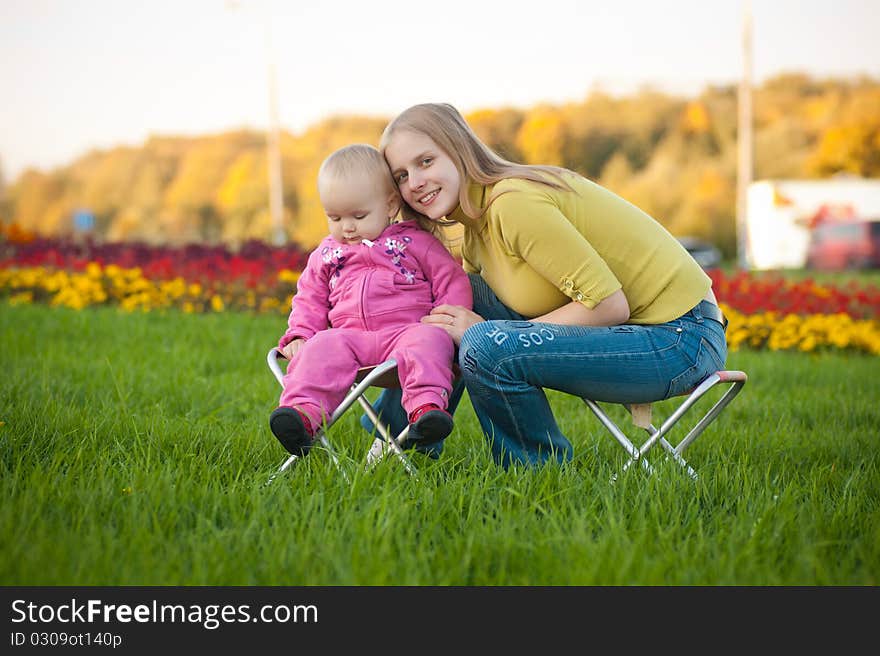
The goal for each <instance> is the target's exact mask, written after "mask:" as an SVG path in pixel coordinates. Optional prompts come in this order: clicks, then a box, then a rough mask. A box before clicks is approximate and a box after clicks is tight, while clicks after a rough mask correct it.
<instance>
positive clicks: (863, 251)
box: [807, 219, 880, 271]
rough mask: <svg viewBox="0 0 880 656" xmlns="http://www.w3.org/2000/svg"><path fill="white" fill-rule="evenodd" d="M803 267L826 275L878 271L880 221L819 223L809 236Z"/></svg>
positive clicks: (879, 264)
mask: <svg viewBox="0 0 880 656" xmlns="http://www.w3.org/2000/svg"><path fill="white" fill-rule="evenodd" d="M807 267H809V268H811V269H824V270H827V271H840V270H843V269H878V268H880V219H878V220H874V221H863V220H851V221H823V222H822V223H819V224H818V225H817V226H816V227H814V228H813V229H812V231H811V232H810V245H809V247H808V249H807Z"/></svg>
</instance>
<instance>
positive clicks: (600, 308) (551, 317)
mask: <svg viewBox="0 0 880 656" xmlns="http://www.w3.org/2000/svg"><path fill="white" fill-rule="evenodd" d="M628 319H629V302H628V301H627V300H626V296H625V295H624V293H623V290H622V289H618V290H617V291H616V292H613V293H612V294H611V295H610V296H607V297H605V298H603V299H602V300H601V301H599V302H598V303H597V304H596V305H595V306H593V308H592V309H590V308H588V307H586V306H585V305H584V304H583V303H579V302H578V301H572V302H571V303H566V304H565V305H563V306H562V307H560V308H556V309H555V310H551V311H550V312H548V313H546V314H542V315H541V316H540V317H535V318H534V319H532V321H537V322H541V323H559V324H562V325H564V326H616V325H618V324H621V323H626V321H627V320H628Z"/></svg>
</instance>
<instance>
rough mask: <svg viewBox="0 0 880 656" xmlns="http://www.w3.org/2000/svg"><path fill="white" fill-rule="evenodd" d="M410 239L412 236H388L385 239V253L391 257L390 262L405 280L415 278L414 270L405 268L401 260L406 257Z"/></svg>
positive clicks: (410, 280)
mask: <svg viewBox="0 0 880 656" xmlns="http://www.w3.org/2000/svg"><path fill="white" fill-rule="evenodd" d="M411 241H412V237H401V238H400V239H394V238H392V237H389V238H388V239H386V240H385V254H386V255H387V256H388V257H389V258H391V262H392V263H393V264H394V266H396V267H397V270H398V271H400V274H401V275H402V276H403V277H404V278H406V281H407V282H413V281H414V280H415V279H416V272H415V271H412V270H410V269H407V268H406V267H405V266H404V262H403V261H404V260H405V259H406V247H407V246H409V244H410V242H411Z"/></svg>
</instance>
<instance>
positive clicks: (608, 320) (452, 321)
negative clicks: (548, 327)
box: [422, 289, 629, 345]
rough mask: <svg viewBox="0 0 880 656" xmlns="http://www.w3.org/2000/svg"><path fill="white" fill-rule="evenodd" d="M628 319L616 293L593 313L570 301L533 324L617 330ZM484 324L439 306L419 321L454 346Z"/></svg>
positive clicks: (455, 307)
mask: <svg viewBox="0 0 880 656" xmlns="http://www.w3.org/2000/svg"><path fill="white" fill-rule="evenodd" d="M627 319H629V303H628V302H627V300H626V296H624V294H623V291H622V290H620V289H618V290H617V291H616V292H614V293H612V294H611V296H608V297H607V298H604V299H602V300H601V301H599V302H598V303H597V304H596V306H595V307H593V308H592V309H590V308H587V307H586V306H584V305H583V304H582V303H578V302H577V301H572V302H571V303H567V304H565V305H563V306H562V307H560V308H556V309H555V310H553V311H551V312H548V313H547V314H542V315H541V316H540V317H535V318H533V319H532V321H535V322H539V323H557V324H562V325H564V326H616V325H618V324H621V323H625V322H626V321H627ZM482 321H485V319H483V317H481V316H480V315H479V314H477V313H476V312H473V311H471V310H469V309H467V308H464V307H461V306H460V305H438V306H437V307H435V308H434V309H433V310H431V314H429V315H428V316H425V317H422V323H429V324H432V325H434V326H438V327H440V328H442V329H443V330H445V331H446V332H447V333H448V334H449V336H450V337H452V341H453V342H455V344H456V345H458V344H461V336H462V335H464V331H465V330H467V329H468V328H470V327H471V326H473V325H474V324H478V323H480V322H482Z"/></svg>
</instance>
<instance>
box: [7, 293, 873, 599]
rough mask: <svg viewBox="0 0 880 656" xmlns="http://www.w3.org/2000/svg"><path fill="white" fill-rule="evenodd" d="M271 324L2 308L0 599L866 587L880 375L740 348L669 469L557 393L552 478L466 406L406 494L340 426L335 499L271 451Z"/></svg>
mask: <svg viewBox="0 0 880 656" xmlns="http://www.w3.org/2000/svg"><path fill="white" fill-rule="evenodd" d="M284 325H285V318H284V317H267V316H247V315H236V314H219V315H185V314H178V313H176V312H172V313H168V314H161V313H150V314H126V313H123V312H120V311H117V310H114V309H95V310H86V311H81V312H76V311H70V310H64V309H52V308H48V307H45V306H42V307H40V306H16V307H11V306H9V305H0V362H2V371H3V375H2V379H0V380H2V382H0V422H3V423H2V425H0V493H2V498H3V500H4V503H3V504H2V507H0V584H2V585H7V586H8V585H40V586H45V585H309V586H311V585H327V586H336V585H469V586H470V585H489V586H492V585H773V586H775V585H855V586H874V585H877V583H878V581H880V505H878V500H880V458H878V456H877V448H878V437H880V409H878V405H880V404H878V400H880V376H878V374H880V360H878V359H877V358H875V357H870V356H864V355H857V354H842V353H841V354H819V355H805V354H799V353H769V352H761V353H757V352H748V351H745V352H738V353H733V354H731V356H730V358H729V361H728V368H737V369H743V370H745V371H746V372H747V373H748V374H749V376H750V380H749V383H748V385H747V386H746V387H745V390H744V391H743V393H742V394H741V395H740V396H739V397H738V398H737V399H736V400H735V401H734V403H733V404H732V405H731V406H730V407H729V408H728V409H727V410H726V412H725V413H724V415H722V417H721V418H720V419H719V420H718V421H717V422H716V423H715V424H713V426H712V427H711V428H710V429H709V430H708V431H706V433H704V434H703V436H702V437H701V438H700V439H699V440H697V441H696V442H695V443H694V444H693V446H692V447H691V448H690V449H689V450H688V451H687V453H686V456H687V458H688V460H689V461H690V462H691V463H692V464H693V465H694V466H695V467H696V468H697V470H698V471H699V472H700V478H699V480H698V481H696V482H695V481H692V480H691V479H690V478H688V477H687V476H685V475H683V473H682V472H681V471H680V470H679V469H678V468H677V467H676V466H674V465H664V463H663V462H662V461H660V460H659V459H657V455H658V453H655V454H654V460H655V461H656V465H657V475H655V476H650V477H649V476H647V475H646V474H645V473H644V472H643V471H640V470H637V469H636V468H633V470H631V471H629V472H627V473H626V474H625V475H622V476H621V477H619V478H618V479H617V481H616V482H612V481H611V479H612V476H613V474H614V473H615V472H617V471H618V470H619V468H620V466H621V465H622V463H623V461H624V453H623V450H622V449H620V447H619V446H618V445H617V444H616V443H615V442H614V441H613V440H612V439H611V438H610V436H608V434H607V433H606V432H605V430H604V429H603V428H602V427H601V426H600V425H599V424H598V422H597V421H596V420H595V419H594V418H593V417H592V415H591V414H590V413H589V411H588V410H587V409H586V408H585V407H584V406H583V405H582V404H581V403H580V402H579V401H578V400H577V399H573V398H571V397H567V396H564V395H561V394H558V395H557V394H554V395H553V396H552V402H553V404H554V407H555V408H556V410H557V415H558V418H559V422H560V424H561V425H562V426H563V428H564V430H565V431H566V433H567V434H568V435H569V437H570V438H571V440H572V442H573V443H574V445H575V454H576V455H575V459H574V461H573V462H572V463H571V464H570V465H567V466H564V467H560V466H550V467H544V468H541V469H537V470H523V469H511V470H509V471H504V470H502V469H500V468H498V467H496V466H495V465H493V464H492V461H491V459H490V457H489V450H488V448H487V446H486V445H485V443H484V442H483V439H482V437H481V436H480V433H479V428H478V425H477V422H476V418H475V417H474V415H473V411H472V410H471V408H470V406H469V405H468V404H467V402H465V403H463V404H462V406H461V407H460V409H459V412H458V413H457V414H456V431H455V433H453V436H452V437H451V438H450V439H449V440H448V442H447V448H446V451H445V452H444V454H443V457H442V458H441V459H440V460H438V461H430V460H426V459H424V458H421V457H419V456H417V455H416V456H413V461H414V463H415V464H416V466H417V467H418V468H419V476H418V477H410V476H408V475H407V474H406V473H405V472H404V471H403V469H402V468H401V466H400V463H399V462H397V461H395V460H393V459H389V460H387V461H383V462H382V463H380V465H379V466H378V467H377V468H376V469H375V470H373V471H372V472H369V473H365V472H364V471H363V470H362V467H361V464H362V458H363V455H364V453H365V451H366V449H367V448H368V446H369V444H370V441H371V438H370V436H368V435H367V434H366V433H364V432H363V431H361V430H360V429H359V427H357V425H356V419H357V413H356V412H351V413H350V414H349V415H348V416H347V418H346V419H344V420H343V421H342V422H341V423H340V424H338V425H337V426H336V427H334V429H333V430H332V431H331V439H332V440H333V442H334V444H335V445H336V446H337V448H338V449H339V450H340V451H341V455H342V457H343V461H344V464H345V466H346V467H347V470H348V471H349V473H350V474H349V475H350V479H351V480H350V482H346V481H345V480H344V479H343V478H342V477H340V476H339V475H338V474H337V472H336V470H335V468H334V467H333V465H332V463H331V461H330V459H329V458H328V457H327V455H326V454H325V453H321V452H319V451H316V452H314V453H313V454H312V455H310V456H309V457H308V458H307V459H305V460H304V461H302V462H301V463H300V464H299V465H298V466H297V467H296V468H295V469H293V470H292V471H290V472H287V473H285V474H284V475H282V476H281V477H279V478H278V479H276V481H275V482H274V483H273V484H272V485H271V486H268V487H267V486H266V485H265V483H266V481H267V479H268V477H269V476H270V475H271V474H272V473H273V472H274V471H275V470H276V469H277V467H278V465H279V464H280V463H281V461H282V460H283V459H284V455H285V454H284V452H283V450H282V449H281V447H280V446H279V445H278V444H277V443H276V441H275V439H274V438H273V437H272V435H271V434H270V432H269V430H268V425H267V418H268V414H269V412H270V411H271V410H272V409H273V408H274V407H275V404H276V402H277V397H278V393H279V391H280V388H279V387H278V384H277V382H276V381H275V380H274V378H273V377H272V375H271V374H270V372H269V370H268V368H267V367H266V365H265V360H264V356H265V353H266V351H267V350H268V348H269V347H270V346H271V345H273V344H274V343H275V341H276V340H277V337H278V335H279V334H280V332H281V331H282V330H283V328H284Z"/></svg>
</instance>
